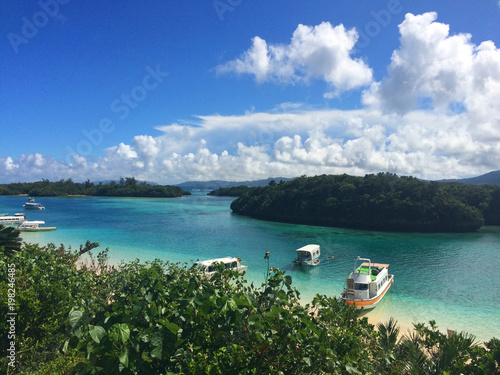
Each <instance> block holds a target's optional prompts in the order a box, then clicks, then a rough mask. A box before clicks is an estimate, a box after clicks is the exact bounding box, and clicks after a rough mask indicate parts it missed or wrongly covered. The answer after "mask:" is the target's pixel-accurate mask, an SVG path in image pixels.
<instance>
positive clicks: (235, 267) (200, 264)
mask: <svg viewBox="0 0 500 375" xmlns="http://www.w3.org/2000/svg"><path fill="white" fill-rule="evenodd" d="M221 263H222V264H224V268H225V269H230V270H232V271H238V272H239V273H244V272H245V271H246V269H247V266H244V265H242V264H241V259H240V258H234V257H224V258H218V259H209V260H201V261H197V262H195V263H194V265H193V267H197V268H198V269H200V270H201V271H203V272H204V274H205V275H206V277H207V278H211V277H212V276H213V275H214V273H215V272H217V270H218V269H219V268H218V267H219V266H220V264H221Z"/></svg>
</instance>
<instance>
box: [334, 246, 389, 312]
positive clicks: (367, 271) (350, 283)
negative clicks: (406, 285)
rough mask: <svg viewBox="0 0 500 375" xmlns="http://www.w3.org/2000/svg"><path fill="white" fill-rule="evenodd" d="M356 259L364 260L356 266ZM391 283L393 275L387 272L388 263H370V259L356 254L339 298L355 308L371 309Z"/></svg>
mask: <svg viewBox="0 0 500 375" xmlns="http://www.w3.org/2000/svg"><path fill="white" fill-rule="evenodd" d="M358 261H364V262H363V263H361V265H360V266H359V267H357V262H358ZM356 267H357V268H356ZM393 283H394V275H391V274H389V265H388V264H382V263H372V262H371V260H370V259H366V258H360V257H359V256H358V257H357V259H356V261H355V262H354V271H353V272H352V273H351V274H350V275H349V276H348V277H347V280H346V288H345V289H344V291H343V293H342V295H341V299H342V300H344V301H345V302H346V303H347V304H349V305H354V306H355V307H356V308H364V309H372V308H374V307H375V306H376V305H377V304H378V303H379V302H380V301H381V300H382V298H383V297H384V296H385V294H386V293H387V291H388V290H389V288H390V287H391V285H392V284H393Z"/></svg>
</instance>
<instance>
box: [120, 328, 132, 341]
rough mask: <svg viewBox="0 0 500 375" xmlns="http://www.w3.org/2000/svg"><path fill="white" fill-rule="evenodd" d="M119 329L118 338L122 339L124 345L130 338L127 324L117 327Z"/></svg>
mask: <svg viewBox="0 0 500 375" xmlns="http://www.w3.org/2000/svg"><path fill="white" fill-rule="evenodd" d="M119 329H120V336H121V338H122V341H123V343H125V342H126V341H127V340H128V339H129V337H130V328H129V327H128V325H127V324H125V323H122V324H120V326H119Z"/></svg>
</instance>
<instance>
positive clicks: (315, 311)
mask: <svg viewBox="0 0 500 375" xmlns="http://www.w3.org/2000/svg"><path fill="white" fill-rule="evenodd" d="M0 238H3V237H0ZM96 246H98V243H92V242H90V241H87V244H86V245H85V246H81V247H80V249H79V250H77V251H72V250H71V249H65V248H64V246H62V245H61V246H60V247H55V246H54V245H48V246H43V247H41V246H38V245H28V244H24V245H23V247H22V251H15V252H10V251H9V252H7V251H5V249H4V243H3V242H0V311H1V314H2V316H4V317H5V316H7V312H8V311H9V310H8V307H9V303H10V301H8V295H9V293H11V297H10V298H13V300H14V301H15V305H14V306H15V311H16V312H17V313H18V315H17V316H16V322H15V338H14V339H13V340H15V347H16V352H15V364H16V368H15V371H13V369H12V368H10V369H9V366H8V363H9V358H8V357H7V356H6V355H2V357H1V358H0V373H9V372H8V371H10V373H19V374H38V375H41V374H70V373H73V374H193V375H195V374H196V375H198V374H443V373H448V374H461V373H463V374H495V373H498V371H499V370H500V368H499V362H500V341H499V340H497V339H491V340H490V341H488V342H487V343H485V345H484V346H482V345H476V344H475V343H474V338H473V337H472V336H471V335H468V334H466V333H458V334H455V335H453V336H450V337H447V336H446V335H444V334H442V333H441V332H439V331H438V329H437V327H436V326H435V324H434V322H430V325H429V326H426V325H422V324H419V325H415V331H414V332H413V333H411V334H408V335H407V336H405V335H399V329H398V328H397V323H396V322H395V321H394V320H390V321H389V322H388V323H386V324H380V325H379V326H378V329H375V327H374V326H372V325H370V324H369V323H368V321H367V319H366V318H359V317H358V312H357V311H356V310H354V308H352V307H351V306H349V305H345V304H344V303H342V302H339V301H338V300H337V299H336V298H330V297H326V296H321V295H317V296H316V297H315V298H314V300H313V301H312V302H311V304H309V305H307V306H302V305H301V304H299V300H298V298H299V292H298V291H297V290H296V289H295V288H294V287H293V286H292V279H291V277H290V276H288V275H286V274H285V273H284V272H281V271H279V270H277V269H272V270H271V273H270V275H269V277H268V278H267V279H266V280H265V281H264V283H263V284H262V286H261V287H254V286H253V284H252V285H247V284H246V283H245V282H244V280H243V278H242V276H241V275H240V274H239V273H237V272H233V271H230V270H225V269H224V268H223V267H222V266H221V268H220V269H219V272H218V273H217V274H216V275H215V276H214V277H213V278H212V279H211V280H206V279H205V278H203V277H201V275H200V274H199V273H198V272H199V271H197V270H196V269H195V268H192V267H187V265H179V264H171V263H168V262H167V263H165V262H162V261H159V260H155V261H153V262H150V263H146V264H140V263H139V262H138V261H136V262H131V263H125V264H121V265H120V266H119V268H115V267H110V266H109V265H108V264H107V250H106V251H103V252H101V253H99V254H98V255H97V257H94V256H92V250H93V249H94V248H95V247H96ZM85 254H86V255H90V261H88V262H87V263H86V265H83V266H80V267H77V266H76V262H77V261H79V260H81V256H83V255H85ZM8 270H9V271H8ZM10 270H15V271H14V272H13V273H12V271H10ZM9 289H10V291H9ZM12 289H15V293H14V294H15V295H14V296H13V297H12ZM10 327H11V326H10V325H9V323H8V322H7V319H3V320H2V321H0V331H1V332H2V341H1V342H0V351H1V352H2V353H6V352H7V348H8V345H10V342H8V340H7V335H5V334H4V333H5V332H12V331H9V329H10ZM10 340H12V338H11V339H10Z"/></svg>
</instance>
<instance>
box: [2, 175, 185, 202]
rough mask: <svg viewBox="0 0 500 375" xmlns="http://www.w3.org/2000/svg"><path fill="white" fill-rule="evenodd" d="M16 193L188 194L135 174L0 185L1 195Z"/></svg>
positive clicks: (64, 194) (170, 195) (51, 194)
mask: <svg viewBox="0 0 500 375" xmlns="http://www.w3.org/2000/svg"><path fill="white" fill-rule="evenodd" d="M19 194H27V195H30V196H33V197H41V196H45V197H60V196H68V195H88V196H98V197H151V198H177V197H181V196H183V195H190V194H191V193H190V192H188V191H184V190H182V189H181V188H180V187H177V186H169V185H149V184H146V183H145V182H138V181H137V180H136V179H135V178H134V177H127V178H121V179H120V181H119V182H118V183H117V182H115V181H112V182H110V183H109V184H103V183H99V184H94V183H93V182H90V181H89V180H87V181H86V182H84V183H77V182H73V180H71V179H68V180H60V181H57V182H50V181H49V180H42V181H37V182H25V183H21V182H19V183H12V184H3V185H0V195H19Z"/></svg>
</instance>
